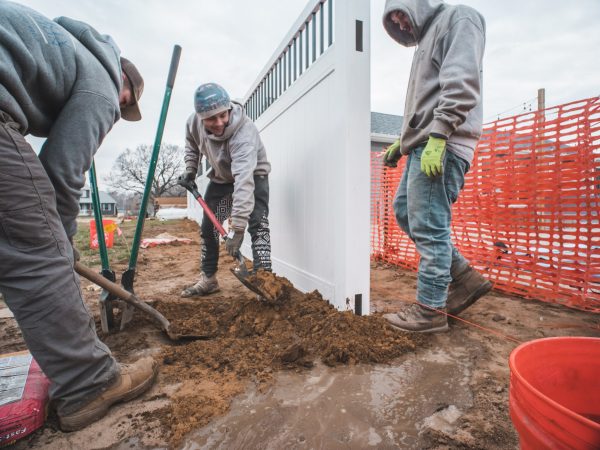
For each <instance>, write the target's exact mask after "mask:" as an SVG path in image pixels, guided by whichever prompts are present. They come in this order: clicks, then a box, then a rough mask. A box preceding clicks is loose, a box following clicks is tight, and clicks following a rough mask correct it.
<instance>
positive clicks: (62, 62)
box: [0, 0, 121, 237]
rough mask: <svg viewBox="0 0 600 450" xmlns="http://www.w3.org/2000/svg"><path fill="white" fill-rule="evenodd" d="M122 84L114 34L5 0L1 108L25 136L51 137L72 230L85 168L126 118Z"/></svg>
mask: <svg viewBox="0 0 600 450" xmlns="http://www.w3.org/2000/svg"><path fill="white" fill-rule="evenodd" d="M120 88H121V66H120V61H119V49H118V48H117V46H116V45H115V43H114V42H113V41H112V39H111V38H109V37H107V36H102V35H100V34H98V32H97V31H96V30H94V29H93V28H92V27H90V26H89V25H87V24H85V23H83V22H78V21H76V20H73V19H68V18H66V17H61V18H58V19H56V21H52V20H50V19H48V18H46V17H44V16H43V15H41V14H39V13H38V12H36V11H34V10H32V9H30V8H27V7H25V6H22V5H19V4H17V3H12V2H8V1H5V0H0V111H2V112H4V113H5V114H8V115H9V116H10V117H11V118H12V119H13V121H14V122H16V127H18V129H19V131H20V132H21V133H22V134H23V135H27V134H32V135H34V136H40V137H45V138H47V139H46V142H45V143H44V145H43V147H42V150H41V152H40V155H39V156H40V160H41V161H42V164H43V165H44V168H45V169H46V172H47V173H48V176H49V177H50V180H51V181H52V184H53V185H54V189H55V191H56V201H57V208H58V212H59V214H60V216H61V220H62V222H63V225H64V227H65V230H66V232H67V235H68V236H69V237H70V236H72V235H74V234H75V231H76V228H77V224H76V221H75V220H76V218H77V214H78V213H79V196H80V191H81V188H82V187H83V185H84V184H85V171H86V170H88V169H89V168H90V166H91V162H92V158H93V155H94V153H95V152H96V150H97V149H98V147H99V146H100V144H101V143H102V140H103V139H104V137H105V136H106V134H107V133H108V132H109V131H110V129H111V128H112V126H113V124H114V123H115V122H116V121H117V120H118V119H119V118H120V109H119V90H120ZM0 164H1V162H0Z"/></svg>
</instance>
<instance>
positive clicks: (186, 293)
mask: <svg viewBox="0 0 600 450" xmlns="http://www.w3.org/2000/svg"><path fill="white" fill-rule="evenodd" d="M218 290H219V282H218V281H217V275H216V274H215V275H213V276H212V277H207V276H206V274H205V273H204V272H202V273H201V274H200V279H199V280H198V282H197V283H196V284H193V285H191V286H188V287H186V288H185V289H184V290H183V291H181V296H182V297H184V298H186V297H196V296H198V295H208V294H212V293H213V292H217V291H218Z"/></svg>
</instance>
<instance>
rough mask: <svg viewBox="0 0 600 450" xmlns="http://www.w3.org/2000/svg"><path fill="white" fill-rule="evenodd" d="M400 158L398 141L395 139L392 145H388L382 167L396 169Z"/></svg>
mask: <svg viewBox="0 0 600 450" xmlns="http://www.w3.org/2000/svg"><path fill="white" fill-rule="evenodd" d="M400 158H402V153H400V139H396V142H394V143H393V144H392V145H390V146H389V147H388V148H387V149H386V150H385V153H384V154H383V165H384V166H386V167H398V161H400Z"/></svg>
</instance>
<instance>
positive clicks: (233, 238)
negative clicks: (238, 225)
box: [225, 228, 244, 258]
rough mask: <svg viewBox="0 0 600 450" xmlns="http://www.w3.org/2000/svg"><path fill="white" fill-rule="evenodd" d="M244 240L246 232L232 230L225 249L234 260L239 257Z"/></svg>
mask: <svg viewBox="0 0 600 450" xmlns="http://www.w3.org/2000/svg"><path fill="white" fill-rule="evenodd" d="M243 240H244V230H239V229H235V228H234V229H232V230H231V231H230V232H229V235H228V236H227V239H226V240H225V249H226V250H227V253H229V254H230V255H231V256H233V257H234V258H236V257H237V255H238V253H239V251H240V247H241V246H242V241H243Z"/></svg>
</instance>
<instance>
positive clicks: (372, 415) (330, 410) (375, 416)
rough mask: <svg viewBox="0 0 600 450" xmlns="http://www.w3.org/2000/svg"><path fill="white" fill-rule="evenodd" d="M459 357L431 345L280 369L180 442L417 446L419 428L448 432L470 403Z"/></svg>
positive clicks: (466, 371) (466, 369) (189, 445)
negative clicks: (375, 362) (386, 357)
mask: <svg viewBox="0 0 600 450" xmlns="http://www.w3.org/2000/svg"><path fill="white" fill-rule="evenodd" d="M462 356H464V355H461V354H459V353H458V352H455V353H454V354H448V353H446V352H445V351H443V350H432V351H428V352H425V354H422V355H420V356H419V359H417V357H416V356H414V355H410V356H407V357H403V358H401V359H399V360H398V361H397V362H395V363H394V364H392V365H389V366H381V365H379V366H366V365H358V366H344V367H338V368H334V369H332V368H328V367H325V366H316V367H315V368H314V369H312V370H311V371H310V372H305V373H303V374H298V373H282V374H281V375H279V376H278V378H277V381H276V383H275V384H274V386H273V387H272V388H271V389H270V390H268V392H266V393H259V392H257V391H256V390H255V389H254V390H250V391H248V392H247V393H245V394H244V395H242V396H241V397H239V398H238V399H237V400H236V401H235V402H234V403H233V405H232V407H231V410H230V411H229V413H228V414H227V415H225V416H223V417H221V418H219V419H216V420H214V421H213V422H212V423H211V424H210V425H208V426H206V427H204V428H202V429H200V430H198V431H197V432H195V433H192V434H191V435H190V437H189V438H188V440H187V441H186V442H185V443H184V445H183V448H185V449H187V450H192V449H204V448H210V449H213V448H218V449H242V448H244V449H249V448H262V449H281V448H286V449H293V448H327V449H335V448H357V449H359V448H360V449H363V448H368V447H371V448H398V447H399V448H419V446H420V442H421V436H422V432H423V431H425V430H426V429H427V428H432V429H434V430H437V431H440V432H442V433H444V432H450V431H451V430H452V429H453V428H454V425H453V424H454V423H455V422H456V420H457V419H458V418H459V417H460V416H461V415H462V412H461V411H465V410H466V409H467V408H469V407H470V406H471V405H472V395H471V392H470V390H469V387H468V380H469V377H470V371H471V368H470V366H469V362H468V358H465V357H462ZM457 364H458V367H459V369H458V370H457Z"/></svg>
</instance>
